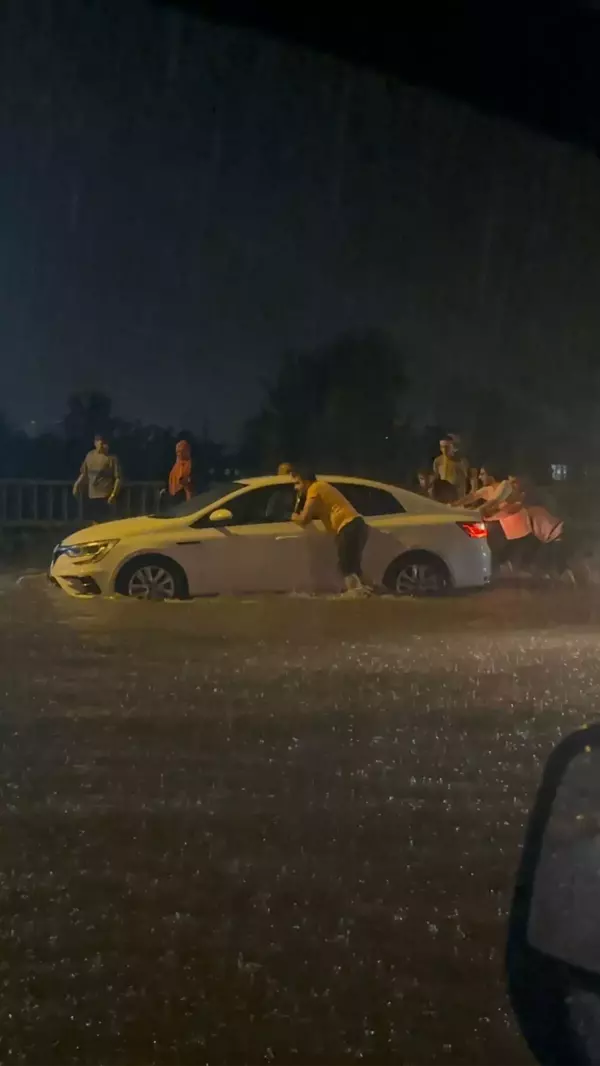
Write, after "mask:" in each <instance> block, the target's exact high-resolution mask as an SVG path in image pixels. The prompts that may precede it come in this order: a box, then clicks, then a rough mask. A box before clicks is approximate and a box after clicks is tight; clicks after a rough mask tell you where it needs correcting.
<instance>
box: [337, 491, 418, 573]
mask: <svg viewBox="0 0 600 1066" xmlns="http://www.w3.org/2000/svg"><path fill="white" fill-rule="evenodd" d="M332 485H335V487H336V488H337V489H339V491H340V492H341V493H342V495H343V496H345V497H346V499H347V500H349V501H350V503H351V504H352V506H353V507H355V508H356V510H357V511H358V513H359V514H361V515H362V516H363V518H365V519H366V521H367V522H368V525H369V538H368V540H367V544H366V547H365V551H364V555H363V567H364V572H365V576H366V578H367V579H368V580H371V581H374V582H376V583H378V582H380V581H381V579H382V577H383V574H384V573H385V571H386V569H387V567H388V565H389V563H391V561H392V560H393V559H395V558H396V557H397V556H398V554H399V550H401V547H402V543H401V537H400V535H399V532H398V529H397V528H395V529H394V533H393V534H392V533H391V532H390V527H391V524H392V523H391V521H390V519H392V520H393V519H397V518H398V516H400V515H403V514H404V513H405V511H404V507H403V506H402V504H401V503H400V501H399V500H398V499H397V498H396V497H395V496H394V495H393V494H392V493H391V492H388V490H387V489H384V488H380V487H379V486H377V485H366V484H361V483H360V482H352V481H350V482H346V481H338V482H336V481H332ZM399 541H400V544H399V543H398V542H399ZM338 583H339V578H338Z"/></svg>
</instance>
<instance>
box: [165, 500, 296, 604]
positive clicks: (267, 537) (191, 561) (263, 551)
mask: <svg viewBox="0 0 600 1066" xmlns="http://www.w3.org/2000/svg"><path fill="white" fill-rule="evenodd" d="M294 499H295V491H294V488H293V486H292V485H291V484H290V485H281V484H276V485H261V486H259V487H257V488H250V489H248V491H247V492H243V493H241V494H240V495H238V496H236V497H234V498H233V499H232V500H229V501H228V502H227V503H225V504H223V506H224V507H225V508H226V509H227V510H229V511H231V514H232V519H231V521H230V522H227V523H226V524H223V525H221V524H215V523H213V522H212V521H211V518H210V514H209V515H206V516H204V517H203V518H202V519H200V520H199V521H198V522H197V523H196V525H195V527H194V528H195V530H196V531H197V532H199V533H201V536H200V537H199V538H198V539H197V540H196V542H195V544H192V542H191V539H190V540H189V541H188V548H187V551H188V552H189V554H188V555H187V558H186V572H187V574H188V580H189V584H190V592H191V593H192V595H201V594H216V593H230V594H239V593H244V592H289V591H293V590H298V591H300V590H309V589H310V587H311V577H310V566H309V554H308V551H307V545H306V539H307V538H306V536H305V535H304V531H303V530H302V529H301V528H300V527H299V526H296V525H295V524H294V523H293V522H292V521H291V513H292V510H293V506H294ZM217 509H219V505H216V506H215V508H214V510H217ZM287 516H290V517H287Z"/></svg>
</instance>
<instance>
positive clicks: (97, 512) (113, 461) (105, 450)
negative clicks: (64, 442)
mask: <svg viewBox="0 0 600 1066" xmlns="http://www.w3.org/2000/svg"><path fill="white" fill-rule="evenodd" d="M121 481H122V474H121V466H120V463H119V460H118V459H117V457H116V455H111V452H110V448H109V446H108V441H107V440H106V437H104V436H103V434H102V433H97V434H96V436H95V437H94V447H93V450H92V451H91V452H88V453H87V455H86V457H85V459H84V460H83V463H82V464H81V470H80V472H79V477H78V478H77V481H76V482H75V484H74V485H73V495H74V496H76V497H77V496H79V494H80V492H81V490H82V489H83V487H84V486H85V487H86V489H87V499H86V501H85V506H84V514H85V517H86V518H88V519H89V520H90V522H107V521H109V519H110V518H112V517H113V515H112V514H111V508H112V507H113V505H114V504H115V503H116V500H117V496H118V495H119V490H120V488H121Z"/></svg>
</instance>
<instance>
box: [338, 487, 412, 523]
mask: <svg viewBox="0 0 600 1066" xmlns="http://www.w3.org/2000/svg"><path fill="white" fill-rule="evenodd" d="M332 485H335V487H336V488H337V489H339V491H340V492H341V493H342V495H343V496H345V497H346V499H347V500H349V501H350V503H351V504H352V506H353V507H355V508H356V510H357V511H358V513H359V514H362V515H364V516H365V518H374V517H375V516H379V517H380V516H381V515H388V514H404V513H405V509H404V507H403V506H402V504H401V503H400V502H399V501H398V500H397V499H396V497H395V496H392V494H391V492H387V491H386V489H377V488H375V487H374V486H373V485H356V484H352V483H348V482H344V481H337V482H332Z"/></svg>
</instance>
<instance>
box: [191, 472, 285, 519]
mask: <svg viewBox="0 0 600 1066" xmlns="http://www.w3.org/2000/svg"><path fill="white" fill-rule="evenodd" d="M284 489H285V490H288V491H291V492H292V494H293V492H294V484H293V482H292V481H290V482H284V483H281V482H276V483H275V484H272V485H247V486H246V487H245V488H244V490H243V491H241V492H237V493H235V495H233V496H230V497H228V498H227V499H225V498H224V499H222V500H217V501H216V503H215V504H213V505H211V507H210V510H208V511H207V512H205V513H204V514H203V515H201V516H200V518H198V519H196V521H195V522H193V523H192V526H191V528H192V529H206V528H213V529H218V528H219V527H218V526H215V525H214V524H213V523H212V522H211V520H210V516H211V514H212V513H213V511H218V510H221V509H222V508H225V509H226V510H231V511H232V514H233V518H232V520H231V522H227V523H223V524H224V525H226V526H261V525H265V526H268V525H277V524H278V523H279V524H280V523H281V522H291V518H292V512H293V508H292V509H290V516H289V518H272V519H269V518H267V517H266V515H265V517H264V518H262V519H257V520H256V521H251V522H248V521H242V522H241V521H239V520H237V519H236V516H235V513H234V509H233V507H230V506H229V505H230V504H233V503H234V501H235V500H237V499H241V498H242V497H243V496H249V495H250V494H252V493H264V495H265V497H266V500H267V502H268V500H269V499H270V497H271V496H272V495H273V494H274V493H276V492H277V491H283V490H284ZM265 507H266V503H265Z"/></svg>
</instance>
